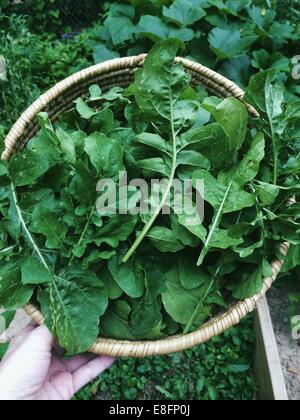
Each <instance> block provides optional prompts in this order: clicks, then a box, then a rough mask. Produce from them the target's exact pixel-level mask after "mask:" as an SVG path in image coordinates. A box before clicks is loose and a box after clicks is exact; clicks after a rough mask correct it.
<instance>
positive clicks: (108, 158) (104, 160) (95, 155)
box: [84, 133, 124, 177]
mask: <svg viewBox="0 0 300 420" xmlns="http://www.w3.org/2000/svg"><path fill="white" fill-rule="evenodd" d="M84 150H85V152H86V153H87V154H88V156H89V158H90V160H91V162H92V164H93V165H94V167H95V169H96V171H97V174H98V175H101V176H102V177H115V176H118V175H119V172H121V171H122V170H124V165H123V150H122V148H121V146H120V145H119V144H118V143H117V142H116V141H114V140H113V139H109V138H108V137H106V136H105V135H103V134H101V133H93V134H92V135H91V136H89V137H87V138H86V139H85V147H84Z"/></svg>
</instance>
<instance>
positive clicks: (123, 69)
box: [2, 55, 290, 358]
mask: <svg viewBox="0 0 300 420" xmlns="http://www.w3.org/2000/svg"><path fill="white" fill-rule="evenodd" d="M145 57H146V56H145V55H140V56H135V57H128V58H121V59H115V60H111V61H107V62H106V63H103V64H100V65H96V66H92V67H89V68H87V69H85V70H82V71H80V72H78V73H76V74H74V75H73V76H71V77H69V78H67V79H65V80H63V81H62V82H60V83H58V84H57V85H55V86H54V87H53V88H52V89H50V90H49V91H48V92H46V93H45V94H43V95H42V96H40V97H39V98H38V99H37V101H35V102H34V103H33V104H32V105H31V106H30V107H29V108H28V109H27V110H26V111H25V112H24V113H23V114H22V115H21V117H20V118H19V120H18V121H17V122H16V123H15V124H14V126H13V127H12V129H11V131H10V132H9V134H8V135H7V138H6V140H5V144H6V149H5V151H4V153H3V155H2V159H5V160H8V159H9V158H10V157H11V156H12V155H13V154H14V153H16V152H18V151H20V150H21V149H22V148H23V147H24V146H25V145H26V143H27V142H28V140H29V139H30V138H32V137H33V136H34V135H35V134H36V133H37V131H38V130H39V126H38V124H37V121H36V115H37V114H38V113H39V112H48V113H49V116H50V118H51V120H52V121H55V120H56V119H57V117H58V115H59V114H61V113H62V112H64V111H66V110H68V109H70V108H71V107H72V106H73V101H74V100H75V99H76V98H78V97H79V96H81V95H83V94H86V93H88V88H89V86H90V85H91V84H93V83H98V84H99V85H100V86H101V88H102V89H103V90H107V89H109V88H110V87H112V86H120V85H121V86H128V85H129V84H130V83H131V81H132V80H133V77H134V73H135V71H136V69H137V68H139V67H140V66H141V65H142V64H143V62H144V59H145ZM177 60H180V61H182V62H183V64H184V66H185V68H186V69H187V70H188V71H190V72H191V73H192V83H193V84H194V85H195V84H203V85H204V86H205V87H207V88H208V90H209V91H210V92H211V93H212V94H214V95H217V96H220V97H229V96H234V97H235V98H237V99H239V100H240V101H243V98H244V92H243V91H242V90H241V89H240V88H239V87H238V86H237V85H236V84H234V83H232V82H231V81H230V80H228V79H226V78H224V77H223V76H221V75H219V74H218V73H216V72H214V71H212V70H210V69H208V68H207V67H204V66H202V65H201V64H197V63H194V62H192V61H190V60H185V59H181V58H178V59H177ZM246 106H247V108H248V111H249V114H250V115H252V116H253V117H259V114H258V113H257V111H256V110H255V109H254V108H253V107H252V106H250V105H247V104H246ZM289 247H290V244H289V243H283V244H282V245H281V247H280V251H279V254H280V256H279V258H280V259H278V260H275V261H273V263H272V270H273V275H272V277H270V278H266V279H265V280H264V286H263V289H262V291H261V292H260V293H259V294H257V295H255V296H253V297H252V298H250V299H246V300H244V301H242V302H238V303H237V304H235V305H233V306H232V307H231V308H230V309H229V310H228V311H227V312H225V313H223V314H221V315H219V316H217V317H215V318H214V319H212V320H210V321H209V322H208V323H206V324H205V325H203V326H202V327H201V328H200V329H199V330H197V331H196V332H193V333H190V334H187V335H177V336H173V337H168V338H165V339H162V340H157V341H137V342H131V341H123V340H110V339H103V338H99V339H97V340H96V342H95V343H94V344H93V346H92V347H91V349H90V352H92V353H95V354H105V355H110V356H115V357H116V356H117V357H118V356H123V357H140V358H141V357H146V356H155V355H162V354H169V353H173V352H177V351H182V350H185V349H187V348H190V347H192V346H194V345H197V344H201V343H204V342H206V341H208V340H210V339H211V338H212V337H214V336H216V335H219V334H221V333H223V332H224V331H226V330H227V329H228V328H230V327H232V326H234V325H237V324H238V323H239V322H240V321H241V319H242V318H244V317H245V316H246V315H247V314H248V313H250V312H252V311H253V310H254V308H255V307H256V304H257V302H258V301H259V300H260V299H261V298H262V297H263V296H264V295H265V294H266V292H267V291H268V290H269V289H270V287H271V286H272V284H273V282H274V281H275V280H276V277H277V275H278V273H279V271H280V270H281V268H282V265H283V262H284V258H285V257H286V255H287V253H288V250H289ZM25 310H26V312H27V313H28V314H29V315H30V316H31V317H32V319H33V320H34V321H35V322H37V323H39V324H41V323H43V321H44V318H43V315H42V313H41V312H40V310H39V309H38V308H37V307H36V306H35V305H32V304H30V305H27V306H26V307H25Z"/></svg>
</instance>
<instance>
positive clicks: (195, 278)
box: [179, 255, 211, 290]
mask: <svg viewBox="0 0 300 420" xmlns="http://www.w3.org/2000/svg"><path fill="white" fill-rule="evenodd" d="M179 278H180V283H181V285H182V286H183V287H184V288H185V289H189V290H190V289H196V288H197V287H199V286H203V285H207V286H208V285H209V283H210V282H211V277H210V276H209V275H208V274H207V273H206V272H205V270H203V269H202V268H199V267H197V266H196V265H195V261H193V260H192V259H190V258H188V257H187V256H186V255H184V258H180V259H179Z"/></svg>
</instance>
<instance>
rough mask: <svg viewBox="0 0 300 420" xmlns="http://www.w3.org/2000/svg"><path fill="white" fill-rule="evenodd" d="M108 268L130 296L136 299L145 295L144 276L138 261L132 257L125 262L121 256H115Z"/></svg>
mask: <svg viewBox="0 0 300 420" xmlns="http://www.w3.org/2000/svg"><path fill="white" fill-rule="evenodd" d="M108 268H109V271H110V273H111V275H112V276H113V278H114V279H115V281H116V282H117V283H118V285H119V287H120V288H121V289H122V290H123V291H124V292H125V293H126V294H127V295H128V296H130V297H132V298H134V299H136V298H140V297H141V296H142V295H143V293H144V287H145V286H144V276H143V272H142V270H141V266H140V264H139V263H138V262H136V261H135V260H134V259H131V260H130V261H129V262H127V263H126V264H124V263H122V262H121V260H120V257H119V256H115V257H113V258H112V259H111V260H110V261H109V263H108Z"/></svg>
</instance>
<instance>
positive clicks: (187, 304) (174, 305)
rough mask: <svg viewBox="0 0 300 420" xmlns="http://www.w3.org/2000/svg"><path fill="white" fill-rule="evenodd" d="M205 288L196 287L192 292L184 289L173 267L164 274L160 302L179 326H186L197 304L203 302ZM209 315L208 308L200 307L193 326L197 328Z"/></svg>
mask: <svg viewBox="0 0 300 420" xmlns="http://www.w3.org/2000/svg"><path fill="white" fill-rule="evenodd" d="M206 290H207V287H198V288H195V289H192V290H188V289H185V288H184V287H183V286H182V285H181V283H180V278H179V272H178V269H177V268H176V267H175V268H174V269H173V270H172V271H170V272H169V273H167V274H166V291H165V292H163V293H162V301H163V305H164V308H165V310H166V311H167V313H168V314H169V315H170V316H171V317H172V318H173V319H174V320H175V322H178V323H180V324H184V325H186V324H187V323H188V322H189V321H190V319H191V317H192V316H193V314H194V311H195V309H196V308H197V306H198V305H199V302H201V301H203V300H204V297H205V293H206ZM209 314H210V307H209V306H206V305H204V304H203V305H201V308H199V311H198V313H197V316H196V317H195V320H194V324H195V325H197V326H199V325H200V324H202V323H203V322H204V321H205V319H206V318H207V317H208V316H209Z"/></svg>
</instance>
